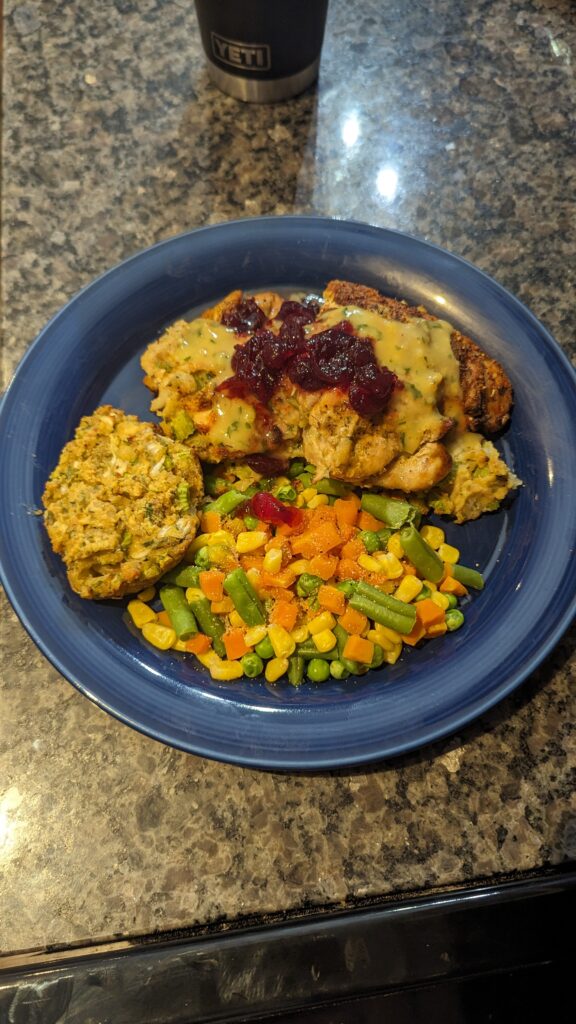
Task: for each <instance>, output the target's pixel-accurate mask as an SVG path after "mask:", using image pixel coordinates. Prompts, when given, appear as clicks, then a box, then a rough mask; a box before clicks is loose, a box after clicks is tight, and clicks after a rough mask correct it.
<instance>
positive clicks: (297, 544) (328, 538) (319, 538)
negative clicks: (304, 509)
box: [291, 520, 342, 558]
mask: <svg viewBox="0 0 576 1024" xmlns="http://www.w3.org/2000/svg"><path fill="white" fill-rule="evenodd" d="M291 543H292V551H293V552H294V554H295V555H302V556H303V558H313V557H314V555H318V554H325V553H326V552H327V551H331V550H332V549H333V548H337V547H339V546H340V544H341V543H342V537H341V536H340V531H339V530H338V527H337V526H336V524H335V523H331V522H330V521H329V520H326V521H324V522H320V523H319V524H318V525H317V526H313V527H312V528H311V529H309V530H306V531H305V532H304V533H301V534H300V535H299V536H296V537H294V538H293V539H292V542H291Z"/></svg>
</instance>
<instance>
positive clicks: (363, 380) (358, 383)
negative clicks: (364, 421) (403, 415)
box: [348, 366, 398, 416]
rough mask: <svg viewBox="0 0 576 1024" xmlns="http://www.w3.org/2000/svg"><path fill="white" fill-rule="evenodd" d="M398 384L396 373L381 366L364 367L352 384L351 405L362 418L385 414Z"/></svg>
mask: <svg viewBox="0 0 576 1024" xmlns="http://www.w3.org/2000/svg"><path fill="white" fill-rule="evenodd" d="M397 383H398V378H397V377H396V374H395V373H392V372H391V371H390V370H388V369H386V368H384V369H381V368H380V367H379V366H374V367H371V366H366V367H362V368H361V370H360V372H359V373H358V374H357V376H355V378H354V380H353V381H352V383H351V384H350V389H349V392H348V394H349V398H350V405H351V406H352V408H353V409H354V410H355V411H356V412H357V413H358V414H359V415H360V416H375V415H376V414H377V413H379V412H383V411H384V409H385V408H386V406H387V405H388V402H389V401H390V399H391V397H392V392H393V391H394V388H395V386H396V385H397Z"/></svg>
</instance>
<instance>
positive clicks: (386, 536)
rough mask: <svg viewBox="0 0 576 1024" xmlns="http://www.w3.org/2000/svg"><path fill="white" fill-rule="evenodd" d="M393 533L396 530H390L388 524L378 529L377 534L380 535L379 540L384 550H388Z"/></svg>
mask: <svg viewBox="0 0 576 1024" xmlns="http://www.w3.org/2000/svg"><path fill="white" fill-rule="evenodd" d="M393 533H394V530H390V529H389V527H387V526H385V527H384V528H383V529H382V530H378V534H377V536H378V541H379V543H380V547H381V548H382V551H385V550H386V546H387V544H388V541H389V540H390V537H391V536H392V534H393Z"/></svg>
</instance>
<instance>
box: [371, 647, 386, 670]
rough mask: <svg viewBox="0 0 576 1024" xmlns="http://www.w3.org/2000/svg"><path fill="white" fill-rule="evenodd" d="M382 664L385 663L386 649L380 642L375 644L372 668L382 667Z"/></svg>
mask: <svg viewBox="0 0 576 1024" xmlns="http://www.w3.org/2000/svg"><path fill="white" fill-rule="evenodd" d="M382 664H384V651H383V649H382V647H380V644H374V654H373V655H372V661H371V662H370V668H380V665H382Z"/></svg>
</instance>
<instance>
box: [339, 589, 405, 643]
mask: <svg viewBox="0 0 576 1024" xmlns="http://www.w3.org/2000/svg"><path fill="white" fill-rule="evenodd" d="M398 603H399V604H400V603H401V602H398ZM350 606H351V607H352V608H355V609H356V611H357V612H362V613H363V615H367V616H368V618H369V619H373V620H374V622H379V623H380V625H381V626H387V627H388V629H395V630H396V632H397V633H403V634H406V633H410V632H411V631H412V627H413V625H414V622H415V620H416V609H415V608H413V607H412V606H411V605H409V604H407V605H405V606H404V607H405V608H406V611H407V612H412V616H413V617H412V618H410V617H409V615H408V614H406V615H399V614H398V612H394V611H392V610H391V609H390V608H387V607H386V606H385V605H383V604H379V603H378V602H377V601H372V600H371V599H370V598H369V597H365V596H364V595H363V594H354V596H353V597H351V598H350Z"/></svg>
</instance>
